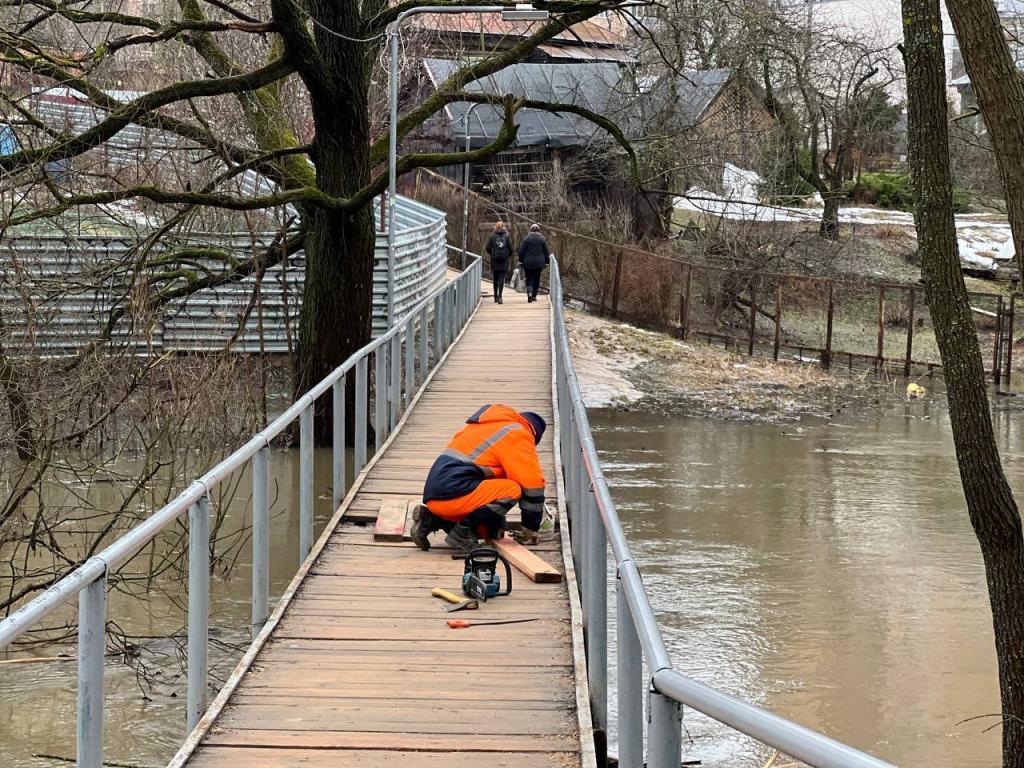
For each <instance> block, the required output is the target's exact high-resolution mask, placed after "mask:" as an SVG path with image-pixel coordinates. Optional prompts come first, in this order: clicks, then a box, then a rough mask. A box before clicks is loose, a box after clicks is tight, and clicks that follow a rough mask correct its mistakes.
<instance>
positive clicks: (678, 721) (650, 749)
mask: <svg viewBox="0 0 1024 768" xmlns="http://www.w3.org/2000/svg"><path fill="white" fill-rule="evenodd" d="M647 719H648V723H647V727H648V731H647V766H648V768H679V763H680V761H681V759H682V758H681V756H682V751H683V743H682V732H683V708H682V705H681V704H680V703H679V702H678V701H673V700H672V699H670V698H668V697H667V696H662V695H661V694H660V693H658V692H657V691H655V690H653V689H651V691H650V698H649V700H648V704H647Z"/></svg>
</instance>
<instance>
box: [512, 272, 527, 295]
mask: <svg viewBox="0 0 1024 768" xmlns="http://www.w3.org/2000/svg"><path fill="white" fill-rule="evenodd" d="M512 290H514V291H515V292H516V293H526V275H525V274H524V273H523V270H522V268H521V267H516V268H515V269H514V270H512Z"/></svg>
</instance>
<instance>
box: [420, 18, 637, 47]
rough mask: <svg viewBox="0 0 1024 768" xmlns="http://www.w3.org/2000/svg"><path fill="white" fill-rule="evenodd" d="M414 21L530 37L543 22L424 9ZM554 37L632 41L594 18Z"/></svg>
mask: <svg viewBox="0 0 1024 768" xmlns="http://www.w3.org/2000/svg"><path fill="white" fill-rule="evenodd" d="M410 23H411V24H412V26H416V27H419V28H420V29H429V30H432V31H434V32H454V33H457V34H460V35H463V34H465V35H479V34H480V33H481V32H483V33H484V34H485V35H495V36H511V37H526V36H527V35H530V34H532V33H534V32H536V31H537V29H538V28H539V26H540V24H541V23H542V22H537V21H506V20H505V19H503V18H501V14H499V13H451V14H448V13H424V14H420V15H418V16H414V17H413V18H412V19H411V22H410ZM552 39H553V40H563V41H566V42H569V43H584V44H589V45H608V46H615V47H619V48H626V47H628V46H629V45H630V41H629V39H628V38H626V37H624V36H623V35H621V34H618V33H616V32H613V31H612V30H611V29H609V28H608V27H606V26H602V25H601V24H599V23H597V22H594V21H581V22H580V23H579V24H573V25H572V26H571V27H569V29H567V30H565V31H564V32H559V33H558V34H557V35H555V36H554V37H553V38H552Z"/></svg>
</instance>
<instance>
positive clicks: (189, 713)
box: [185, 496, 210, 732]
mask: <svg viewBox="0 0 1024 768" xmlns="http://www.w3.org/2000/svg"><path fill="white" fill-rule="evenodd" d="M209 636H210V497H209V496H203V497H202V498H201V499H199V501H197V502H196V503H195V504H193V505H192V506H191V507H189V508H188V671H187V675H188V695H187V698H186V704H185V724H186V727H187V729H188V731H189V732H191V731H192V729H193V728H195V727H196V723H198V722H199V719H200V718H201V717H202V716H203V713H204V712H205V711H206V676H207V670H208V663H207V656H208V652H209V651H208V649H209Z"/></svg>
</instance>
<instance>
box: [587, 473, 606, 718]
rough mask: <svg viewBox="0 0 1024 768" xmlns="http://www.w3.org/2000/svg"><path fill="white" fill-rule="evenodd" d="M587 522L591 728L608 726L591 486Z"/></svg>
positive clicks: (598, 538)
mask: <svg viewBox="0 0 1024 768" xmlns="http://www.w3.org/2000/svg"><path fill="white" fill-rule="evenodd" d="M586 499H587V501H586V515H587V517H588V518H589V520H590V522H588V523H587V541H588V547H587V549H588V552H587V561H588V562H587V590H588V592H589V594H588V600H587V603H588V606H589V610H588V611H587V613H588V614H589V617H588V618H589V620H588V622H587V679H588V680H589V683H590V704H591V709H592V713H593V717H594V728H596V729H597V730H600V731H604V732H607V730H608V547H607V545H606V543H605V533H604V524H603V523H602V522H601V513H600V512H599V511H598V508H597V498H596V497H595V496H594V491H593V489H592V488H591V489H590V490H589V491H587V492H586Z"/></svg>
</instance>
